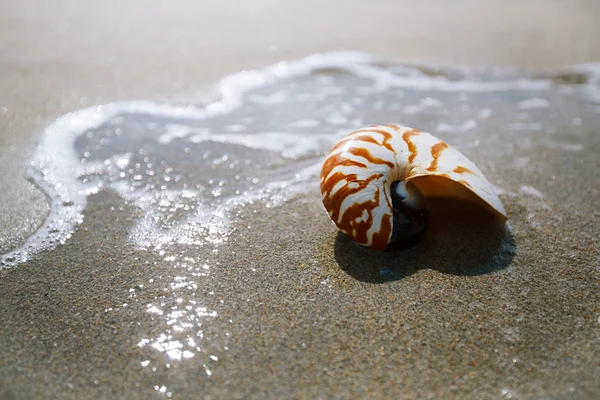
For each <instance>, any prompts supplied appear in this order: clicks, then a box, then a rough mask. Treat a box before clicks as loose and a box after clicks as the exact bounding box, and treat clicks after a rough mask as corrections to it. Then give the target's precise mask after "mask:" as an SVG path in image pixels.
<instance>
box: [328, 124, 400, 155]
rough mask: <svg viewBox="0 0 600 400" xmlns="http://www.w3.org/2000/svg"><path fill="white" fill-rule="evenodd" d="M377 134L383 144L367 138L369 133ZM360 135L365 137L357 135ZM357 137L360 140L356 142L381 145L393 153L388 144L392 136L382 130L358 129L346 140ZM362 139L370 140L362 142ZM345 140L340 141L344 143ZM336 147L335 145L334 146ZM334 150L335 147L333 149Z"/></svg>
mask: <svg viewBox="0 0 600 400" xmlns="http://www.w3.org/2000/svg"><path fill="white" fill-rule="evenodd" d="M373 132H375V133H379V134H380V135H382V136H383V142H382V143H379V142H378V141H376V140H375V139H373V138H372V137H370V136H369V134H371V133H373ZM360 133H366V135H358V134H360ZM357 136H358V137H359V138H361V139H357V140H362V141H364V142H371V143H376V144H378V145H381V144H383V145H384V146H385V148H386V149H388V150H389V151H391V152H395V150H394V148H393V147H392V145H391V144H390V143H389V141H390V140H392V137H393V136H392V134H391V133H389V132H387V131H384V130H382V129H359V130H357V131H354V132H352V133H351V134H350V135H348V137H347V139H355V138H356V137H357ZM363 137H369V138H370V139H371V140H363V139H362V138H363ZM345 140H346V139H342V141H345ZM336 147H337V145H336ZM334 148H335V147H334Z"/></svg>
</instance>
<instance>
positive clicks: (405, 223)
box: [386, 181, 429, 251]
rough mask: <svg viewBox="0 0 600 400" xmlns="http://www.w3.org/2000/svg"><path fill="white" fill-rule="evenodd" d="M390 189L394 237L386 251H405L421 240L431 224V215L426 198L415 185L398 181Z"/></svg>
mask: <svg viewBox="0 0 600 400" xmlns="http://www.w3.org/2000/svg"><path fill="white" fill-rule="evenodd" d="M390 189H391V190H390V193H391V197H392V208H393V213H394V214H393V217H392V237H391V239H390V243H389V245H388V247H387V249H386V250H387V251H395V250H404V249H407V248H409V247H412V246H414V245H416V244H417V243H418V242H419V241H420V240H421V238H422V237H423V235H424V234H425V231H426V229H427V225H428V223H429V213H428V211H427V208H426V204H425V197H424V196H423V194H422V193H421V191H420V190H419V189H418V188H417V187H416V186H415V185H414V184H413V183H411V182H408V181H396V182H393V183H392V185H391V188H390Z"/></svg>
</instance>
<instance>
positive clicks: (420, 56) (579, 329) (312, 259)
mask: <svg viewBox="0 0 600 400" xmlns="http://www.w3.org/2000/svg"><path fill="white" fill-rule="evenodd" d="M546 3H547V2H541V1H540V2H533V3H528V4H527V5H520V4H519V5H518V6H517V5H515V6H514V8H511V7H506V6H505V5H504V3H501V2H498V3H497V5H496V6H495V7H494V6H492V5H490V6H489V7H490V8H489V9H482V8H478V7H482V6H478V5H477V4H479V3H478V2H468V1H464V2H461V4H462V6H461V7H456V6H454V7H451V8H450V7H448V8H444V9H440V8H439V4H441V2H431V3H427V4H425V5H421V6H416V5H414V4H409V3H408V2H407V4H401V3H398V2H390V3H389V4H388V3H387V2H382V3H381V5H380V6H377V7H375V6H373V4H369V6H368V7H367V6H366V5H358V4H357V5H356V6H355V7H348V6H341V5H339V4H334V3H331V2H330V3H328V4H327V5H326V6H325V5H320V4H319V5H318V6H317V5H316V2H315V3H314V4H313V3H312V2H302V3H293V4H289V6H288V5H286V6H284V5H283V4H281V5H279V6H277V7H273V6H272V5H270V3H269V4H268V3H267V2H258V1H252V2H248V3H244V4H243V5H236V6H235V7H233V5H230V6H229V7H228V6H219V7H217V6H216V5H210V6H206V8H203V7H200V6H198V5H195V4H194V3H192V2H190V3H189V4H187V3H186V4H185V5H181V6H179V7H173V6H167V5H159V4H156V6H155V7H152V8H150V7H147V6H144V7H143V10H144V15H143V16H142V15H141V14H140V12H139V9H137V8H135V7H134V6H126V7H124V6H122V5H120V4H117V2H114V3H111V2H109V3H106V4H105V5H102V6H98V5H94V4H92V3H90V4H82V3H80V2H69V1H63V2H61V4H62V5H63V7H59V6H58V3H56V2H54V4H53V5H54V7H53V8H50V7H49V6H48V5H46V3H45V2H21V3H19V4H16V3H12V2H11V3H9V2H2V4H0V54H1V56H0V57H1V58H0V71H1V72H2V73H1V76H0V92H1V93H4V97H3V99H2V100H0V101H1V102H2V103H1V104H0V168H1V171H2V177H1V178H0V179H2V184H3V186H4V188H5V190H3V191H2V193H0V201H1V203H2V204H3V208H2V210H1V211H0V225H1V226H2V229H1V233H0V250H3V251H4V250H8V249H11V248H13V247H15V246H16V245H18V244H19V243H21V242H22V241H23V240H24V238H26V237H27V236H28V235H29V234H30V233H31V232H33V231H34V230H35V229H36V227H37V226H39V224H40V223H41V222H42V221H43V219H44V217H45V215H46V213H47V212H48V209H49V206H48V203H47V200H46V198H45V195H44V194H43V192H41V191H40V190H39V189H37V188H36V187H35V186H34V185H32V184H31V183H30V182H28V181H27V178H26V176H27V175H26V168H27V163H28V160H29V159H30V157H31V154H32V153H33V151H34V149H35V146H36V139H37V138H38V136H39V134H40V132H41V131H42V130H43V128H44V127H45V126H46V125H48V124H49V123H51V122H52V120H53V119H54V118H56V117H58V116H59V115H61V114H63V113H65V112H69V111H72V110H74V109H77V108H80V107H82V106H88V105H92V104H102V103H105V102H109V101H115V100H127V99H138V98H150V99H175V100H179V101H184V100H196V99H197V98H198V96H201V93H203V92H204V91H205V90H206V88H207V87H208V85H209V84H211V83H213V82H215V81H216V80H217V79H218V78H220V77H222V76H225V75H227V74H229V73H231V72H234V71H238V70H240V69H248V68H257V67H263V66H265V65H268V64H271V63H273V62H276V61H279V60H282V59H294V58H299V57H302V56H305V55H308V54H311V53H315V52H318V51H325V50H332V49H336V48H338V46H341V47H344V48H346V49H352V50H363V51H368V52H371V53H375V54H379V55H383V56H386V57H388V58H389V57H392V58H400V59H406V60H422V61H429V62H434V63H442V64H470V65H484V66H495V65H512V66H522V67H536V66H537V67H540V66H543V67H547V66H558V65H568V64H574V63H579V62H587V61H596V60H598V59H599V58H600V43H599V42H598V41H597V40H594V38H597V37H600V31H599V29H600V28H599V27H598V25H597V24H596V23H595V20H596V18H595V16H596V15H599V14H600V9H599V6H598V5H596V4H595V3H594V2H591V1H590V2H584V1H582V2H577V3H576V4H575V3H570V4H569V5H568V6H567V5H561V4H556V3H548V4H546ZM144 4H145V3H144ZM236 4H237V3H236ZM340 4H341V3H340ZM344 4H346V3H344ZM140 7H141V6H140ZM316 9H318V10H319V12H318V13H315V12H314V10H316ZM232 10H235V11H232ZM442 10H443V11H442ZM265 14H267V15H269V16H270V19H269V21H272V24H269V25H267V26H266V27H265V28H264V29H258V28H260V27H263V26H264V15H265ZM359 17H361V18H365V19H367V20H369V21H373V22H372V23H371V24H370V25H369V29H366V28H365V27H364V24H362V25H361V29H356V28H355V27H356V26H357V24H358V18H359ZM404 18H405V19H404ZM532 20H535V21H536V23H535V26H532V23H531V21H532ZM374 21H376V22H374ZM309 26H310V29H308V28H307V27H309ZM248 32H251V33H250V34H249V33H248ZM597 126H598V124H597V121H595V120H592V119H590V120H585V121H584V123H583V125H581V126H578V127H577V128H572V127H566V126H562V125H561V127H560V128H561V129H565V130H566V131H567V132H570V131H569V130H570V129H576V130H577V134H578V135H579V136H578V137H579V138H580V139H581V140H582V143H583V150H582V151H580V152H577V153H575V154H574V153H573V152H569V151H565V152H563V153H560V154H559V155H557V153H556V152H538V153H536V154H533V155H531V158H532V159H531V161H530V164H531V165H532V166H533V167H532V168H531V170H530V171H529V170H528V171H525V172H523V173H521V174H514V175H511V174H509V173H506V172H505V173H503V172H502V171H498V172H496V173H495V175H494V181H497V182H502V183H503V185H504V186H506V187H512V188H519V187H521V186H522V185H528V186H529V185H530V186H531V187H535V188H538V189H540V190H542V191H543V192H544V195H545V197H544V202H545V203H547V204H548V205H549V208H548V209H547V210H545V211H544V208H540V199H539V198H538V197H536V196H535V195H530V196H527V195H523V196H521V197H518V198H511V197H510V196H504V197H503V201H504V203H505V206H506V207H507V211H508V213H509V215H510V221H511V226H512V227H513V230H512V233H510V234H509V235H508V236H502V235H504V233H502V234H500V233H499V232H498V231H496V228H495V227H494V226H493V225H487V228H486V229H487V230H486V229H484V230H483V231H482V230H481V229H482V228H481V227H480V226H479V225H476V224H473V223H472V220H470V219H469V218H472V217H473V215H472V214H469V215H464V213H463V214H461V212H463V211H464V209H462V208H461V207H459V206H456V208H455V209H454V208H452V209H451V210H450V211H452V212H448V211H439V213H440V214H439V215H440V216H439V218H437V221H439V223H440V226H439V227H438V228H435V227H434V229H433V230H432V233H431V234H430V235H429V236H428V239H427V240H426V241H425V242H424V243H423V244H421V245H420V246H418V247H417V248H415V249H413V250H410V251H409V252H405V253H401V254H397V255H375V254H370V253H364V252H359V251H358V250H357V249H356V248H355V247H353V246H352V245H351V244H350V243H348V242H347V240H346V239H345V238H344V237H343V236H340V235H338V234H336V232H335V230H334V229H333V227H332V226H331V223H330V222H329V221H328V220H327V219H326V218H323V212H322V210H321V208H320V204H319V201H318V197H317V196H307V198H305V199H303V200H302V201H300V200H299V201H294V202H292V203H290V204H288V205H286V206H285V207H281V208H277V209H273V210H271V211H269V213H268V214H267V212H266V211H265V210H264V209H262V208H260V207H258V206H256V209H255V211H256V213H255V214H254V216H251V217H249V219H248V225H247V226H248V227H249V228H245V229H244V228H239V229H238V231H237V232H236V233H235V234H234V235H232V237H231V240H230V242H229V243H228V244H227V247H226V249H225V250H223V251H222V252H221V253H220V254H218V255H215V254H210V253H209V254H204V253H203V252H202V251H199V252H198V254H197V256H199V257H202V258H204V259H205V260H206V263H207V264H208V265H211V268H212V272H211V275H209V277H208V278H207V279H208V280H209V281H208V283H207V285H206V286H205V287H199V288H195V289H193V288H184V289H182V290H184V291H185V293H184V297H186V298H187V299H189V298H192V297H193V296H196V297H197V298H198V299H199V300H198V301H200V302H201V303H202V304H203V306H204V307H206V309H207V310H215V311H216V312H217V313H218V319H217V321H216V322H215V323H213V324H206V327H205V328H204V330H203V338H204V340H203V346H205V347H203V348H202V351H201V352H200V354H198V355H196V357H194V358H193V359H191V360H189V361H186V360H182V361H173V362H169V361H168V360H166V359H165V357H164V355H163V354H159V353H156V352H151V351H148V350H147V349H140V348H139V346H136V342H135V341H132V338H137V337H139V335H140V329H141V328H140V326H143V329H145V331H144V334H146V333H148V331H155V332H156V333H157V334H159V333H160V332H163V331H164V327H163V326H160V324H159V322H157V321H156V320H153V319H152V315H151V314H149V313H145V312H144V313H140V312H139V309H137V308H135V307H128V306H123V304H126V303H132V302H133V301H134V300H132V299H133V298H134V299H135V300H136V301H139V302H144V301H152V300H154V299H159V300H158V301H160V299H161V296H163V295H164V290H163V287H167V286H169V285H170V284H171V283H172V282H173V281H174V276H176V275H177V272H176V271H174V270H173V268H172V266H171V265H168V264H166V263H164V262H163V260H162V258H161V257H159V256H158V255H156V254H153V253H150V252H148V253H144V254H142V253H140V252H139V251H134V250H132V249H131V248H129V247H127V246H123V243H125V242H126V235H127V232H128V229H129V228H130V226H131V224H132V222H131V218H130V216H131V215H132V214H135V211H133V210H130V209H128V206H127V205H126V204H123V202H122V200H121V199H119V198H118V197H116V196H115V195H114V194H112V193H110V192H101V193H99V194H98V195H96V196H93V197H91V198H90V202H89V203H88V206H87V208H86V211H85V219H84V222H83V223H82V224H81V225H80V226H79V227H78V229H77V231H76V233H75V234H74V235H73V237H72V238H71V239H70V240H69V241H67V243H66V244H65V245H63V246H59V247H58V248H56V249H55V250H54V251H52V252H50V253H47V254H42V255H39V256H36V257H35V258H34V259H33V260H31V261H30V262H28V263H25V264H23V265H20V266H17V267H15V268H11V269H10V270H8V271H3V272H1V275H0V304H2V306H1V307H0V313H1V314H2V321H3V322H4V323H3V324H2V326H1V327H0V360H2V361H0V397H1V398H16V399H27V398H46V397H51V396H54V397H58V398H78V399H80V398H92V397H96V398H114V397H125V396H127V397H130V398H148V396H152V395H156V396H157V397H165V396H167V395H168V394H170V393H172V396H173V397H175V398H186V397H198V396H203V397H206V398H224V397H227V398H248V397H254V398H256V397H298V398H314V397H326V398H329V397H334V398H335V397H350V396H357V395H358V396H361V395H362V396H365V395H368V396H369V397H379V398H384V397H398V396H403V397H406V398H424V397H433V398H448V397H456V398H465V397H470V398H509V397H513V398H539V397H548V398H594V394H595V393H598V391H600V385H599V384H598V382H597V379H596V378H597V376H598V373H599V372H600V366H599V364H598V360H599V359H600V345H599V344H598V340H599V335H600V319H599V318H600V309H599V308H598V307H599V304H600V295H599V294H598V293H599V289H600V287H599V286H600V268H599V261H600V260H599V258H598V257H599V256H598V234H599V232H598V226H597V225H598V224H597V219H598V209H597V204H596V203H595V199H597V198H598V197H599V196H600V193H599V188H600V185H598V177H597V173H596V172H595V171H597V170H598V169H599V168H600V165H599V164H598V163H599V161H598V157H597V156H596V155H597V154H598V152H599V151H600V143H599V135H598V132H597ZM540 135H542V134H540ZM543 139H544V138H543V136H539V137H538V140H543ZM469 155H470V156H472V157H474V158H475V161H476V162H477V163H479V162H484V161H485V160H483V159H479V160H477V157H481V155H479V156H478V153H477V152H476V151H473V152H471V153H470V154H469ZM107 205H118V206H117V207H116V208H115V210H113V211H112V212H107ZM119 206H120V207H121V208H119ZM454 206H455V205H452V206H451V207H454ZM531 210H535V212H534V213H532V212H531ZM476 216H477V217H480V218H485V216H483V215H476ZM447 226H453V227H455V226H458V228H460V229H459V230H458V232H457V231H452V232H451V233H450V232H448V231H447V228H446V227H447ZM257 227H259V229H257ZM257 232H258V233H257ZM460 232H464V235H463V234H461V233H460ZM499 235H500V236H502V239H499ZM482 238H485V239H482ZM500 242H502V246H501V245H500ZM180 251H181V253H184V252H186V251H188V250H186V249H181V250H180ZM240 253H241V254H240ZM356 265H361V266H363V267H364V268H360V269H359V268H356ZM249 267H250V269H249ZM149 279H154V280H155V282H154V284H153V285H148V280H149ZM207 288H210V289H207ZM131 290H133V293H135V296H134V297H132V294H131V293H132V292H131ZM209 290H210V292H209ZM173 293H174V292H169V295H170V296H171V297H173ZM211 293H213V294H211ZM171 300H172V299H171ZM169 301H170V299H165V302H167V303H168V302H169ZM211 355H214V358H217V359H216V360H215V359H214V358H212V357H210V356H211ZM140 360H148V361H150V362H151V365H158V366H159V367H158V368H157V370H156V371H153V370H152V369H151V368H146V367H144V366H142V365H141V364H140ZM206 371H210V375H208V373H207V372H206ZM155 386H156V387H155ZM163 386H164V387H165V389H164V393H161V388H162V387H163Z"/></svg>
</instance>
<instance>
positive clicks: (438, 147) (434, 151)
mask: <svg viewBox="0 0 600 400" xmlns="http://www.w3.org/2000/svg"><path fill="white" fill-rule="evenodd" d="M448 147H449V146H448V145H447V144H446V143H444V142H438V143H436V144H434V145H433V146H431V156H432V157H433V161H432V162H431V165H430V166H429V168H427V171H436V170H437V164H438V158H439V157H440V154H441V153H442V151H444V150H446V149H447V148H448Z"/></svg>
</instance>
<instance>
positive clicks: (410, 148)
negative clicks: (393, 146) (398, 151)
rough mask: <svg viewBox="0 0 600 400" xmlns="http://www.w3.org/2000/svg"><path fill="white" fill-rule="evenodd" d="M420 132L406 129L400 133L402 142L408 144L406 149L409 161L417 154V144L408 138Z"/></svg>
mask: <svg viewBox="0 0 600 400" xmlns="http://www.w3.org/2000/svg"><path fill="white" fill-rule="evenodd" d="M420 134H421V131H418V130H416V129H413V130H410V131H406V132H404V133H403V134H402V140H404V142H405V143H406V145H407V146H408V151H409V152H410V155H409V156H408V162H409V163H411V162H413V160H414V159H415V157H416V156H417V154H418V152H417V146H416V145H415V144H414V143H413V141H412V140H410V138H411V137H413V136H418V135H420Z"/></svg>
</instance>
